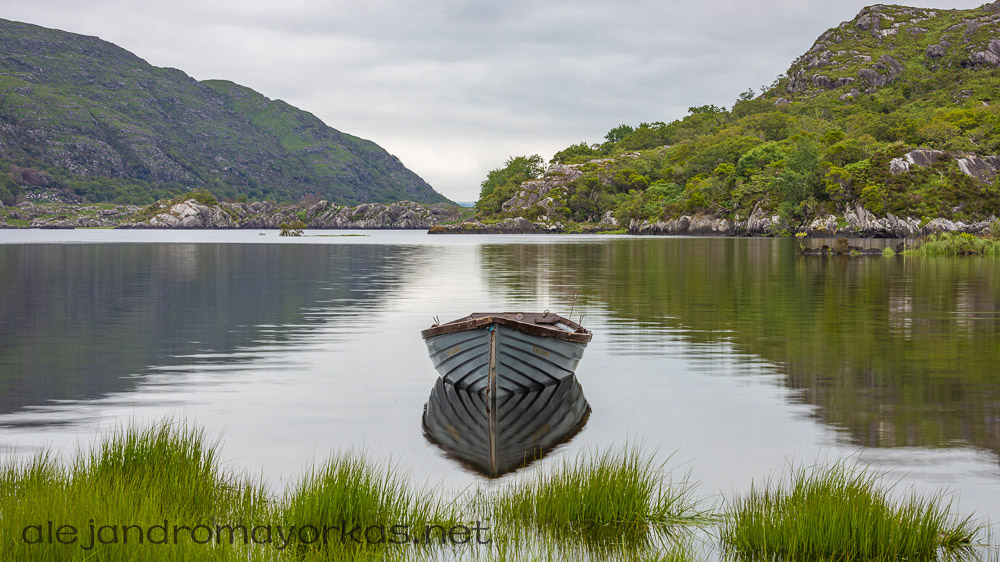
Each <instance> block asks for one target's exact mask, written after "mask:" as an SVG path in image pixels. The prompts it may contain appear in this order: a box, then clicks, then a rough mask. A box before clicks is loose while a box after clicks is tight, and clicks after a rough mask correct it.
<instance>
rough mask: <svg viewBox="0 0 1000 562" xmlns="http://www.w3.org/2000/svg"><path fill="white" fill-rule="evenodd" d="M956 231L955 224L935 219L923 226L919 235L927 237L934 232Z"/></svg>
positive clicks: (956, 226)
mask: <svg viewBox="0 0 1000 562" xmlns="http://www.w3.org/2000/svg"><path fill="white" fill-rule="evenodd" d="M957 230H959V227H958V225H957V224H955V223H953V222H952V221H950V220H948V219H943V218H937V219H933V220H932V221H930V222H928V223H927V224H925V225H924V227H923V228H922V229H921V230H920V233H921V234H924V235H927V234H932V233H935V232H955V231H957Z"/></svg>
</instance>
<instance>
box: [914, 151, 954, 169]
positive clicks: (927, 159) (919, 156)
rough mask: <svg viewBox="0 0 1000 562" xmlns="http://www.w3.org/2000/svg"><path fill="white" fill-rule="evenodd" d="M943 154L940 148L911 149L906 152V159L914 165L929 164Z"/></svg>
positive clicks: (942, 156)
mask: <svg viewBox="0 0 1000 562" xmlns="http://www.w3.org/2000/svg"><path fill="white" fill-rule="evenodd" d="M944 156H945V153H944V151H941V150H927V149H920V150H911V151H910V152H907V153H906V161H907V162H909V163H910V164H913V165H915V166H930V165H932V164H934V163H935V162H937V161H938V160H940V159H941V158H944Z"/></svg>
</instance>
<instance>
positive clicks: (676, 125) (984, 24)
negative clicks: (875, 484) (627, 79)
mask: <svg viewBox="0 0 1000 562" xmlns="http://www.w3.org/2000/svg"><path fill="white" fill-rule="evenodd" d="M540 162H541V159H540V158H538V157H537V156H535V157H516V158H511V159H510V160H508V162H507V165H506V167H504V168H501V169H497V170H493V171H491V172H490V174H489V176H488V177H487V178H486V180H485V181H484V182H483V184H482V191H481V194H480V199H479V201H478V202H477V203H476V208H477V212H478V218H479V219H480V220H483V221H485V222H486V223H489V222H490V221H491V220H502V219H515V218H523V219H528V220H537V221H538V222H537V223H536V228H544V229H556V230H558V229H559V228H565V229H567V230H572V229H574V228H584V229H586V228H592V227H596V224H597V223H598V222H600V223H601V225H603V227H605V228H614V227H616V226H617V227H619V228H620V227H628V228H629V230H630V231H631V232H635V233H677V234H681V233H688V232H698V233H715V234H778V233H786V234H791V233H795V232H806V233H817V234H818V233H832V232H856V233H859V232H860V233H865V234H867V235H879V234H881V235H912V234H916V233H919V232H923V231H926V230H927V229H937V228H939V227H940V228H943V229H946V230H950V229H953V228H952V227H955V228H957V229H964V230H976V231H978V230H979V229H983V228H986V226H984V225H988V224H990V222H991V220H992V219H991V217H996V216H997V215H1000V179H998V178H1000V2H994V3H992V4H986V5H984V6H981V7H979V8H976V9H972V10H929V9H923V8H908V7H904V6H887V5H875V6H870V7H867V8H865V9H863V10H862V11H861V12H860V13H859V14H858V15H857V16H856V17H855V18H853V19H852V20H850V21H847V22H843V23H841V24H840V25H838V26H836V27H834V28H831V29H829V30H828V31H826V32H825V33H823V34H822V35H821V36H820V37H819V39H818V40H817V41H816V42H815V43H814V44H813V45H812V47H811V48H810V49H809V50H808V51H807V52H806V53H804V54H803V55H802V56H800V57H798V58H797V59H796V60H795V61H794V62H793V63H792V64H791V66H790V68H789V70H788V71H787V73H786V74H783V75H781V76H779V77H778V78H777V79H776V80H775V82H774V83H773V84H772V86H771V87H769V88H766V89H765V90H764V91H763V92H761V93H759V94H757V93H755V92H753V91H752V90H750V91H747V92H744V93H743V94H740V95H739V97H738V99H737V100H736V101H735V103H734V104H733V105H732V107H731V108H729V109H727V108H725V107H717V106H715V105H703V106H699V107H692V108H690V109H689V114H688V115H687V116H685V117H684V118H682V119H678V120H675V121H672V122H670V123H665V122H662V121H656V122H652V123H641V124H639V125H638V126H633V125H627V124H626V125H620V126H618V127H615V128H614V129H612V130H611V131H609V132H608V134H607V135H606V136H605V142H603V143H597V144H588V143H586V142H581V143H579V144H576V145H573V146H570V147H568V148H566V149H565V150H562V151H560V152H558V153H556V155H555V157H554V158H553V159H552V162H551V163H550V164H552V165H551V166H550V167H549V169H548V170H543V169H542V167H541V166H535V164H538V163H540ZM517 224H519V225H520V226H519V227H518V228H521V229H522V230H523V229H524V228H526V226H525V225H524V224H523V223H517ZM618 225H620V226H618ZM963 225H964V226H963ZM972 225H975V226H972ZM993 230H994V231H997V230H1000V228H994V229H993Z"/></svg>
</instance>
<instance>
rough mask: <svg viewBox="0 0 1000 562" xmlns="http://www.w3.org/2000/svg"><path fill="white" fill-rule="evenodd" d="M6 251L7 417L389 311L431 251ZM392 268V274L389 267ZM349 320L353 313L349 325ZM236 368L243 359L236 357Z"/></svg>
mask: <svg viewBox="0 0 1000 562" xmlns="http://www.w3.org/2000/svg"><path fill="white" fill-rule="evenodd" d="M406 252H407V255H405V256H404V255H402V253H401V250H400V248H397V247H392V246H381V245H312V244H301V245H299V244H295V245H291V244H289V245H277V244H81V245H67V244H61V245H47V244H33V245H0V413H8V412H12V411H15V410H17V409H19V408H21V407H24V406H26V405H31V404H42V403H45V402H46V401H49V400H64V399H82V398H94V397H98V396H101V395H104V394H107V393H110V392H118V391H122V390H127V389H129V388H132V387H134V386H135V384H136V381H135V380H134V379H126V378H122V377H123V376H124V375H129V374H132V373H136V372H140V371H141V370H143V369H144V368H146V367H148V366H150V365H162V364H170V363H174V362H177V361H180V359H172V358H173V357H174V356H177V355H183V354H190V353H195V352H198V351H201V350H212V351H213V352H215V353H216V355H215V357H214V358H213V360H214V361H220V360H226V359H225V358H224V356H221V355H219V354H220V353H226V352H229V351H232V350H234V349H236V348H238V347H240V348H249V349H252V348H253V347H254V346H256V345H258V344H260V343H261V342H266V343H267V344H268V345H270V344H273V343H275V342H283V341H288V340H289V339H290V338H292V337H293V336H294V335H295V334H296V333H298V332H301V331H302V330H309V329H310V326H311V325H319V324H321V323H325V322H329V321H330V320H329V318H326V319H322V315H316V314H315V313H316V312H317V311H318V310H319V311H325V310H330V309H334V308H336V309H342V310H343V312H344V313H346V314H363V313H364V312H365V310H368V309H370V308H372V307H377V306H380V305H381V299H380V295H383V294H384V293H385V292H387V291H390V290H392V289H393V288H394V287H395V286H397V285H398V284H399V283H400V282H401V280H402V279H404V278H405V277H406V275H407V274H408V271H409V270H411V269H412V265H413V264H414V263H415V258H417V257H419V256H415V255H414V253H418V254H419V253H420V252H422V249H420V248H416V249H415V248H408V249H407V250H406ZM390 265H391V266H392V267H389V266H390ZM341 318H343V315H341ZM231 360H232V361H237V359H235V358H232V359H231Z"/></svg>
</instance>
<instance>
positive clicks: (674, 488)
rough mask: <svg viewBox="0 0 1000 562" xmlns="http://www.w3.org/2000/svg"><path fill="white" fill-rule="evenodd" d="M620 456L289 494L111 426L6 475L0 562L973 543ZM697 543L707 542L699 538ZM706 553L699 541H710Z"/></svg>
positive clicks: (948, 519)
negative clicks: (87, 443) (464, 479)
mask: <svg viewBox="0 0 1000 562" xmlns="http://www.w3.org/2000/svg"><path fill="white" fill-rule="evenodd" d="M653 458H654V456H652V455H648V454H645V453H642V452H641V451H640V450H639V449H638V448H637V447H634V446H631V447H630V446H628V445H626V446H625V447H623V448H620V449H617V450H605V451H603V452H601V451H597V452H593V453H591V454H587V455H582V456H579V457H577V458H575V459H571V460H564V461H563V462H562V463H561V464H558V465H556V466H554V467H552V468H550V469H547V470H539V471H537V472H536V473H535V474H533V475H528V476H526V477H525V478H522V479H515V480H511V481H509V482H508V483H507V484H506V485H505V486H501V487H500V488H499V489H495V490H491V491H484V490H481V489H480V490H470V491H466V492H464V493H461V494H458V495H454V496H448V495H445V494H442V493H439V491H436V490H427V489H414V488H413V487H412V486H411V485H410V484H409V482H408V480H407V478H406V476H405V474H402V473H401V472H400V471H399V470H398V468H397V467H395V466H392V465H382V464H377V463H373V462H372V461H370V460H368V459H367V458H365V457H364V456H363V455H362V454H359V453H344V454H337V455H334V456H333V457H331V458H330V459H329V460H328V461H327V462H325V463H323V464H321V465H319V466H318V467H316V468H314V469H312V470H311V471H309V472H308V473H306V474H305V475H304V476H303V477H302V478H300V479H299V480H298V481H297V482H296V483H294V484H293V485H291V486H290V487H289V488H288V489H287V490H286V491H285V493H284V494H281V495H277V494H273V493H272V492H271V491H270V490H269V489H268V488H267V487H266V486H264V485H263V484H261V483H259V482H255V481H253V480H251V479H249V478H246V477H244V476H240V475H237V474H234V473H232V472H230V471H226V470H223V469H222V468H221V464H220V461H219V459H218V456H217V447H216V445H215V444H213V443H209V442H208V441H206V439H205V437H204V434H203V433H202V432H201V431H200V430H197V429H192V428H191V427H189V426H187V425H185V424H183V423H175V422H169V421H166V422H161V423H159V424H156V425H154V426H152V427H149V428H145V429H137V428H128V429H121V430H118V431H116V432H113V433H112V434H110V435H109V436H107V438H105V439H104V440H103V441H102V442H101V443H99V444H97V445H96V446H94V447H93V448H92V449H91V450H89V451H88V452H83V451H78V452H77V453H76V455H75V456H74V457H73V458H71V459H70V460H69V461H65V462H60V461H58V460H56V459H55V458H54V457H53V456H51V455H50V454H47V453H41V454H37V455H35V456H34V457H33V458H31V459H29V460H26V461H21V462H12V461H5V462H3V463H2V464H0V553H3V555H2V559H3V560H66V559H100V560H137V559H142V560H193V559H197V560H278V559H286V558H287V559H295V560H344V559H352V560H359V559H360V560H367V559H372V560H386V559H390V560H395V559H398V560H412V559H435V560H438V559H452V558H462V559H468V558H471V559H488V560H546V559H547V560H562V559H593V560H597V559H641V560H692V559H695V558H696V556H695V554H694V552H695V551H696V550H697V542H698V540H702V541H709V542H706V543H705V544H703V545H702V547H703V548H702V550H704V548H709V549H711V548H712V546H711V544H709V543H710V542H712V540H711V539H709V538H708V537H709V536H710V534H709V533H700V534H699V533H698V531H702V530H705V529H709V530H712V529H715V528H716V526H717V525H719V523H720V521H722V523H721V526H719V527H718V530H719V532H720V536H721V545H722V549H723V551H724V552H726V553H727V554H730V555H733V556H735V557H736V558H748V559H751V558H760V557H783V558H786V559H801V558H802V557H813V556H826V557H828V558H837V559H869V558H874V559H890V558H891V559H901V558H907V559H914V558H920V559H925V558H934V556H936V554H937V553H938V552H948V553H958V554H961V553H963V552H964V550H963V549H964V548H965V547H967V546H968V545H969V544H971V543H972V542H974V541H975V540H977V537H978V536H979V535H980V534H981V533H982V531H983V527H982V525H980V524H978V523H975V522H973V521H972V520H971V519H968V518H966V519H956V518H955V517H954V516H953V515H952V514H951V510H950V507H951V506H950V505H949V504H947V503H945V502H944V501H943V500H942V498H940V497H933V498H931V499H921V498H917V497H913V498H911V499H909V500H908V501H904V502H897V503H893V502H891V501H890V500H889V499H888V497H887V493H886V491H885V490H883V489H881V488H879V486H878V483H877V480H878V475H872V474H871V473H868V472H864V471H862V470H860V469H848V468H846V467H845V466H843V465H834V466H833V467H828V468H825V469H821V470H817V471H815V472H813V473H809V474H806V473H805V472H801V471H800V472H797V473H795V474H794V475H793V476H792V477H791V479H790V481H789V483H788V485H771V484H770V483H769V484H768V485H766V486H764V487H763V488H756V487H755V488H752V489H751V490H750V492H749V493H748V494H746V495H745V496H741V497H738V498H736V500H735V501H732V502H730V505H731V506H733V507H732V511H731V513H729V514H727V515H726V516H725V517H724V518H723V516H722V515H721V514H716V513H713V512H712V510H711V509H710V508H706V507H704V506H703V504H702V502H701V501H699V500H698V499H697V498H696V497H695V494H694V488H693V486H692V485H691V484H690V482H689V481H688V480H687V479H681V480H676V479H674V478H672V477H671V474H670V472H669V471H667V469H666V466H665V464H664V463H657V462H655V461H654V460H653ZM696 535H699V536H700V537H701V538H700V539H699V538H697V537H696ZM706 545H707V546H706Z"/></svg>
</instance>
